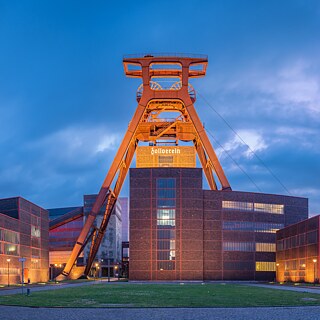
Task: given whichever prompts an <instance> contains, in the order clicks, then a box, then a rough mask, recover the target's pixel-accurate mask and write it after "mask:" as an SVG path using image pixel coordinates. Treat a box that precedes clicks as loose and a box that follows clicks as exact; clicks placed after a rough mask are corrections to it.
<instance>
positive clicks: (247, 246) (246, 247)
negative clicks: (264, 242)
mask: <svg viewBox="0 0 320 320" xmlns="http://www.w3.org/2000/svg"><path fill="white" fill-rule="evenodd" d="M223 250H224V251H254V242H230V241H226V242H223Z"/></svg>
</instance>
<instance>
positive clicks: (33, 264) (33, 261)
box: [31, 259, 40, 269]
mask: <svg viewBox="0 0 320 320" xmlns="http://www.w3.org/2000/svg"><path fill="white" fill-rule="evenodd" d="M31 269H40V260H39V259H31Z"/></svg>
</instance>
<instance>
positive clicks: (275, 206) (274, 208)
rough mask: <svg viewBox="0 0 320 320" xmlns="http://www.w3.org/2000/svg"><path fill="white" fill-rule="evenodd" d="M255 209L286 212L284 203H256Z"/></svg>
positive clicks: (277, 212) (278, 212)
mask: <svg viewBox="0 0 320 320" xmlns="http://www.w3.org/2000/svg"><path fill="white" fill-rule="evenodd" d="M254 211H258V212H268V213H274V214H284V205H283V204H269V203H254Z"/></svg>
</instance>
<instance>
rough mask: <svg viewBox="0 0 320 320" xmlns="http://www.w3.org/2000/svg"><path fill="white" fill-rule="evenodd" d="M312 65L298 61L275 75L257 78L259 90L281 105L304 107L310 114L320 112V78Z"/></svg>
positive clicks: (282, 68) (284, 67)
mask: <svg viewBox="0 0 320 320" xmlns="http://www.w3.org/2000/svg"><path fill="white" fill-rule="evenodd" d="M315 70H316V67H313V66H312V64H311V63H307V62H305V61H303V60H298V61H296V62H294V63H292V64H289V65H285V66H283V67H281V68H280V69H279V70H276V71H275V72H274V73H271V74H269V75H267V76H266V77H265V76H263V77H262V78H261V79H260V81H259V79H258V77H256V81H254V82H252V83H253V84H254V83H256V84H257V86H258V89H259V90H260V91H261V92H262V93H268V94H271V95H272V96H273V98H274V99H275V100H277V101H278V102H279V103H280V104H285V105H288V106H292V108H295V107H299V106H300V107H303V108H306V109H307V110H309V111H310V112H315V113H317V114H318V113H319V112H320V86H319V81H320V77H319V75H318V74H317V72H315Z"/></svg>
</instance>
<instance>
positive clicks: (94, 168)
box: [0, 0, 320, 214]
mask: <svg viewBox="0 0 320 320" xmlns="http://www.w3.org/2000/svg"><path fill="white" fill-rule="evenodd" d="M0 44H1V45H0V48H1V50H0V128H1V134H0V153H1V157H0V198H6V197H13V196H22V197H24V198H26V199H28V200H30V201H32V202H34V203H36V204H38V205H40V206H42V207H45V208H52V207H62V206H74V205H81V204H82V202H83V200H82V196H83V194H92V193H97V192H98V191H99V188H100V186H101V183H102V181H103V179H104V177H105V174H106V173H107V171H108V169H109V166H110V164H111V162H112V160H113V157H114V155H115V153H116V151H117V148H118V146H119V143H120V142H121V139H122V137H123V135H124V133H125V131H126V128H127V126H128V123H129V121H130V119H131V117H132V115H133V113H134V110H135V108H136V100H135V94H136V89H137V87H138V86H139V84H140V82H139V80H137V79H130V78H126V77H125V75H124V72H123V66H122V58H123V55H124V54H134V53H150V52H152V53H153V52H155V53H157V52H158V53H162V52H172V53H176V52H179V53H180V52H181V53H197V54H207V55H208V58H209V65H208V69H207V75H206V77H204V78H200V79H196V80H194V81H193V85H194V87H195V89H196V91H197V93H198V99H197V102H196V104H195V106H196V109H197V111H198V114H199V116H200V118H201V119H202V121H204V122H205V127H206V129H207V130H208V132H209V133H210V134H209V137H210V139H212V143H213V146H214V148H215V149H216V151H217V154H218V156H219V159H220V161H221V164H222V166H223V168H224V170H225V172H226V175H227V177H228V179H229V181H230V184H231V186H232V188H233V189H234V190H241V191H253V192H265V193H279V194H284V195H288V194H291V195H294V196H302V197H308V198H309V206H310V214H319V213H320V59H319V57H320V1H317V0H315V1H313V0H308V1H306V0H282V1H279V0H264V1H263V0H261V1H257V0H255V1H253V0H252V1H250V0H237V1H236V0H234V1H232V0H223V1H222V0H221V1H202V0H197V1H188V0H184V1H173V0H171V1H166V0H162V1H160V2H159V1H140V2H139V1H138V2H137V1H57V0H56V1H42V0H39V1H32V0H29V1H21V0H20V1H15V0H10V1H5V0H4V1H1V0H0ZM218 114H219V115H221V116H222V117H223V119H225V121H226V122H227V124H228V125H230V127H231V128H233V130H234V131H235V132H237V133H238V135H239V136H240V137H241V138H242V139H243V140H244V141H245V142H246V143H247V144H248V145H249V146H250V148H251V149H252V150H254V151H255V153H256V154H257V156H258V157H259V159H261V160H262V162H261V161H259V160H258V159H257V157H255V156H254V155H253V154H252V153H251V152H250V149H248V148H247V146H246V145H244V144H243V142H242V141H241V140H240V138H239V137H238V136H237V135H235V133H234V132H233V131H232V130H231V129H230V128H229V126H228V125H227V124H226V122H224V121H223V120H222V119H221V117H219V116H218ZM216 141H218V144H217V142H216ZM221 146H222V147H223V148H222V147H221ZM226 151H227V152H226ZM228 154H230V155H231V156H232V158H233V159H234V160H235V161H236V162H237V164H238V165H239V166H240V167H241V169H242V170H243V171H245V172H246V173H247V174H248V175H249V177H250V179H249V178H248V176H247V175H245V174H244V173H243V171H242V170H241V169H239V167H238V166H237V165H236V164H235V163H234V162H233V160H231V159H230V157H229V156H228ZM262 163H263V164H262ZM265 166H266V167H267V168H269V170H271V171H272V173H273V174H271V173H270V172H269V171H268V170H267V169H266V167H265ZM127 180H128V179H127ZM251 180H253V181H254V183H253V182H252V181H251ZM278 180H280V181H281V183H279V181H278ZM284 186H285V187H284ZM288 192H289V193H288ZM122 195H124V196H125V195H128V182H127V181H126V184H125V186H124V188H123V192H122Z"/></svg>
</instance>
